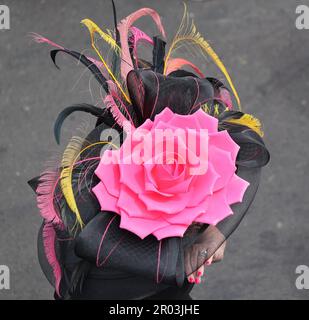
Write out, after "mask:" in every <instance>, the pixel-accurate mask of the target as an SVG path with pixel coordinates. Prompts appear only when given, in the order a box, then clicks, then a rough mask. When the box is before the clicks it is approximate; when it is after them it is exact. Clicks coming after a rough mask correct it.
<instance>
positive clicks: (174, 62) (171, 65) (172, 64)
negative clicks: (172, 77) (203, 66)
mask: <svg viewBox="0 0 309 320" xmlns="http://www.w3.org/2000/svg"><path fill="white" fill-rule="evenodd" d="M186 65H187V66H189V67H191V68H192V69H193V70H194V71H195V72H196V73H197V74H198V75H199V76H200V77H201V78H204V77H205V76H204V74H203V72H202V71H201V70H200V69H199V68H198V67H197V66H196V65H195V64H193V63H192V62H190V61H188V60H186V59H182V58H175V59H170V60H169V61H168V62H167V67H166V74H170V73H171V72H173V71H176V70H178V69H180V68H182V67H183V66H186Z"/></svg>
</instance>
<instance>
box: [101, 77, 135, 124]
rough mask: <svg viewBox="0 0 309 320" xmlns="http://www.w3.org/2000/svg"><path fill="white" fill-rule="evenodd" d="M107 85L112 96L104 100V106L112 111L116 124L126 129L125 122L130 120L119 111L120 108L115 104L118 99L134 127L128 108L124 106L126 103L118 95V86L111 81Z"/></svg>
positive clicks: (107, 96)
mask: <svg viewBox="0 0 309 320" xmlns="http://www.w3.org/2000/svg"><path fill="white" fill-rule="evenodd" d="M107 84H108V90H109V92H110V94H108V95H106V97H105V98H104V104H105V106H106V108H107V109H109V110H110V111H111V113H112V115H113V116H114V118H115V120H116V122H117V123H118V124H119V125H120V126H121V127H124V126H123V124H124V122H125V121H128V119H127V118H126V117H125V116H124V115H123V113H122V112H121V111H120V110H119V107H118V105H117V104H116V102H115V99H116V100H117V101H119V103H121V106H122V108H123V110H124V111H125V112H126V114H127V116H128V118H129V121H130V122H131V124H132V125H133V120H132V118H131V116H130V113H129V112H128V110H127V107H126V106H125V105H124V103H123V102H122V100H121V98H120V97H119V95H118V93H117V92H118V90H117V86H116V84H115V83H114V82H112V81H111V80H108V81H107Z"/></svg>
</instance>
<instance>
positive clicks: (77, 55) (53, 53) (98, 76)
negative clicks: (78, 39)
mask: <svg viewBox="0 0 309 320" xmlns="http://www.w3.org/2000/svg"><path fill="white" fill-rule="evenodd" d="M60 51H61V52H64V53H67V54H69V55H70V56H72V57H74V58H75V59H77V60H79V61H80V62H81V63H82V64H83V65H85V66H86V67H87V68H88V69H89V70H90V71H91V72H92V74H93V75H94V76H95V78H96V79H97V81H98V82H99V83H100V85H101V86H102V87H103V88H104V90H105V91H106V93H108V85H107V80H106V78H105V77H104V76H103V74H102V73H101V71H100V70H99V68H98V67H97V66H96V65H95V64H94V63H93V62H91V61H90V60H89V59H87V58H86V56H84V55H83V54H81V53H79V52H76V51H71V50H68V49H56V50H52V51H51V52H50V57H51V58H52V60H53V62H54V64H55V66H56V67H57V68H58V69H60V68H59V66H58V65H57V63H56V55H57V53H58V52H60Z"/></svg>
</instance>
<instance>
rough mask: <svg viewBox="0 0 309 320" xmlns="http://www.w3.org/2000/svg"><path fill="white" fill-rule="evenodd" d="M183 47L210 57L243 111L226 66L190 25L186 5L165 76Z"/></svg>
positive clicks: (168, 54) (193, 26) (171, 49)
mask: <svg viewBox="0 0 309 320" xmlns="http://www.w3.org/2000/svg"><path fill="white" fill-rule="evenodd" d="M182 46H189V48H190V49H192V47H193V46H195V47H197V48H199V49H200V52H201V54H202V56H203V57H204V58H206V56H207V55H208V56H209V57H210V58H211V59H212V60H213V62H214V63H215V64H216V66H217V67H218V68H219V69H220V71H221V72H222V73H223V74H224V76H225V78H226V79H227V81H228V83H229V85H230V87H231V89H232V92H233V94H234V96H235V99H236V101H237V104H238V106H239V109H241V104H240V99H239V96H238V93H237V91H236V89H235V87H234V84H233V81H232V79H231V77H230V75H229V73H228V71H227V70H226V68H225V66H224V64H223V63H222V61H221V60H220V58H219V57H218V55H217V54H216V53H215V51H214V50H213V49H212V48H211V46H210V45H209V43H208V42H207V41H206V40H205V39H204V38H203V37H202V35H201V34H200V33H199V32H198V31H197V29H196V26H195V24H194V22H193V21H191V23H190V18H189V14H188V12H187V6H186V4H185V3H184V14H183V18H182V21H181V23H180V26H179V29H178V31H177V33H176V35H175V37H174V39H173V41H172V44H171V46H170V48H169V50H168V52H167V55H166V59H165V67H164V74H167V66H168V61H169V59H170V57H171V55H172V54H173V53H174V52H175V51H176V50H177V49H178V48H180V47H182Z"/></svg>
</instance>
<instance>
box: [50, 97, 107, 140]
mask: <svg viewBox="0 0 309 320" xmlns="http://www.w3.org/2000/svg"><path fill="white" fill-rule="evenodd" d="M75 111H83V112H87V113H90V114H92V115H94V116H96V117H100V116H101V115H102V114H103V113H104V112H105V109H101V108H98V107H95V106H92V105H90V104H87V103H82V104H76V105H73V106H70V107H67V108H65V109H64V110H62V111H61V112H60V113H59V115H58V117H57V119H56V121H55V124H54V135H55V139H56V142H57V143H58V144H59V143H60V133H61V127H62V124H63V121H64V120H65V119H66V118H67V117H68V116H69V115H70V114H71V113H73V112H75Z"/></svg>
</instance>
